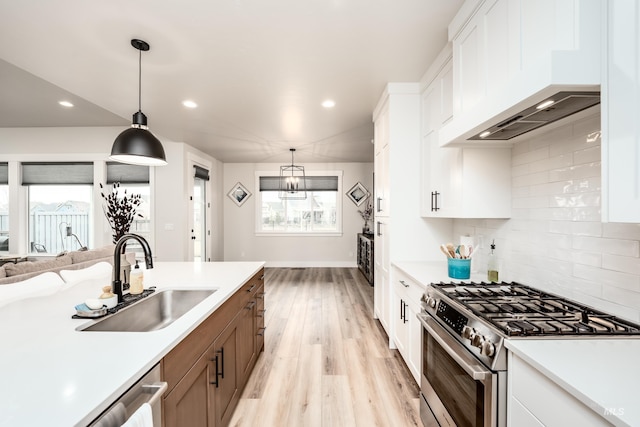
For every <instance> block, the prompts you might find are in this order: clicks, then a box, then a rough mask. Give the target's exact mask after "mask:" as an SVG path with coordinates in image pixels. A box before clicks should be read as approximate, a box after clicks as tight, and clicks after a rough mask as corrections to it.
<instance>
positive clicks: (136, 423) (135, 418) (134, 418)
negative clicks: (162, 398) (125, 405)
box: [122, 403, 153, 427]
mask: <svg viewBox="0 0 640 427" xmlns="http://www.w3.org/2000/svg"><path fill="white" fill-rule="evenodd" d="M122 427H153V413H152V412H151V405H149V404H148V403H143V404H142V405H141V406H140V407H139V408H138V410H137V411H136V412H134V413H133V415H131V416H130V417H129V419H128V420H127V422H126V423H124V424H123V425H122Z"/></svg>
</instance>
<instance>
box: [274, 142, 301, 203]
mask: <svg viewBox="0 0 640 427" xmlns="http://www.w3.org/2000/svg"><path fill="white" fill-rule="evenodd" d="M289 151H291V164H290V165H284V166H280V180H279V181H278V184H279V187H278V189H279V192H278V197H280V198H281V199H289V200H296V199H297V200H303V199H306V198H307V180H306V177H305V174H304V166H297V165H295V164H293V153H294V152H295V151H296V149H295V148H290V149H289Z"/></svg>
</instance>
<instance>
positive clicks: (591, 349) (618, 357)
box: [505, 339, 640, 426]
mask: <svg viewBox="0 0 640 427" xmlns="http://www.w3.org/2000/svg"><path fill="white" fill-rule="evenodd" d="M505 346H506V348H508V349H509V350H511V351H512V352H513V353H514V354H516V355H517V356H519V357H520V358H522V359H524V360H525V361H526V362H528V363H529V364H530V365H531V366H533V367H534V368H536V369H537V370H539V371H540V372H542V373H543V374H544V375H546V376H547V377H548V378H549V379H550V380H552V381H553V382H555V383H556V384H558V385H559V386H560V387H562V388H563V389H564V390H566V391H567V392H568V393H570V394H571V395H572V396H574V397H575V398H576V399H578V400H580V401H581V402H582V403H584V404H585V405H587V406H588V407H590V408H591V409H593V410H594V411H595V412H596V413H597V414H599V415H600V416H602V417H603V418H604V419H605V420H607V421H608V422H610V423H612V424H614V425H617V426H640V363H639V360H640V339H581V340H537V339H535V340H507V341H506V343H505ZM607 410H608V412H606V411H607ZM605 413H607V415H606V416H605Z"/></svg>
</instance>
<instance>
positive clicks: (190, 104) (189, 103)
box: [182, 99, 198, 108]
mask: <svg viewBox="0 0 640 427" xmlns="http://www.w3.org/2000/svg"><path fill="white" fill-rule="evenodd" d="M182 105H184V106H185V107H187V108H197V107H198V104H196V103H195V102H193V101H190V100H188V99H187V100H186V101H182Z"/></svg>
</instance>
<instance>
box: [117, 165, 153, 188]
mask: <svg viewBox="0 0 640 427" xmlns="http://www.w3.org/2000/svg"><path fill="white" fill-rule="evenodd" d="M114 182H119V183H121V184H148V183H149V166H140V165H129V164H125V163H117V162H107V184H113V183H114Z"/></svg>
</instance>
